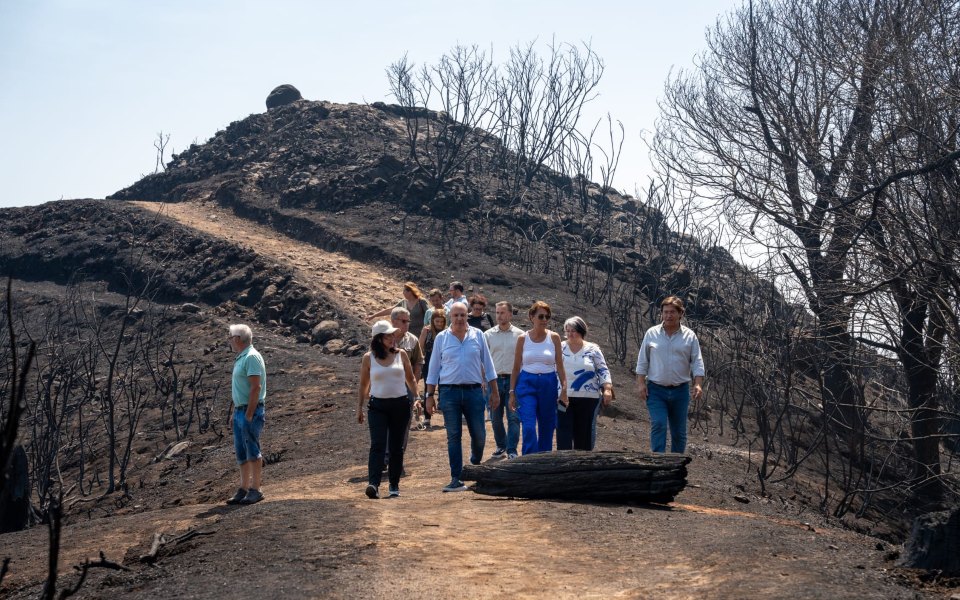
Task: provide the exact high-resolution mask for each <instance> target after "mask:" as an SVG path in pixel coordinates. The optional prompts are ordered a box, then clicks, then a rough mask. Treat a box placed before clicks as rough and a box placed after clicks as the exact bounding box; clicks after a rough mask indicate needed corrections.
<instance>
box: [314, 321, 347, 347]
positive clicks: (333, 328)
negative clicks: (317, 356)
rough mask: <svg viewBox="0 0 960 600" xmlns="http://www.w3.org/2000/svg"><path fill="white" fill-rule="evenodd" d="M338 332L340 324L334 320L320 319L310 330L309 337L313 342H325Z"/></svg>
mask: <svg viewBox="0 0 960 600" xmlns="http://www.w3.org/2000/svg"><path fill="white" fill-rule="evenodd" d="M339 332H340V324H339V323H337V322H336V321H320V322H319V323H317V326H316V327H314V328H313V330H312V331H311V332H310V337H311V338H313V343H315V344H325V343H327V342H329V341H330V340H332V339H333V338H335V337H337V333H339Z"/></svg>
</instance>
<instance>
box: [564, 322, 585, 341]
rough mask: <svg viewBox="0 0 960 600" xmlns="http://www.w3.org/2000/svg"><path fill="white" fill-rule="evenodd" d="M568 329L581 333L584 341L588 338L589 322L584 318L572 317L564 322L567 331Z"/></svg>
mask: <svg viewBox="0 0 960 600" xmlns="http://www.w3.org/2000/svg"><path fill="white" fill-rule="evenodd" d="M567 327H569V328H571V329H573V330H574V331H576V332H577V333H579V334H580V337H582V338H583V339H586V338H587V322H586V321H584V320H583V318H582V317H570V318H569V319H567V320H566V321H564V322H563V328H564V329H566V328H567Z"/></svg>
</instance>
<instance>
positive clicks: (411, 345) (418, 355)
mask: <svg viewBox="0 0 960 600" xmlns="http://www.w3.org/2000/svg"><path fill="white" fill-rule="evenodd" d="M397 347H398V348H400V349H401V350H404V351H405V352H406V353H407V357H408V358H409V359H410V366H411V367H415V366H417V365H422V364H423V350H421V349H420V340H419V339H417V336H415V335H413V334H412V333H410V332H409V331H408V332H407V333H405V334H404V336H403V339H402V340H400V343H398V344H397Z"/></svg>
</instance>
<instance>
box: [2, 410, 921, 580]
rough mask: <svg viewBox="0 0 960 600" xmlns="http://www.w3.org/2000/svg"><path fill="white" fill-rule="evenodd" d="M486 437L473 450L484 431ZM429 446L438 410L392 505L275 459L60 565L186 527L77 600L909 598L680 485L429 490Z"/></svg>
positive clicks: (874, 566) (850, 543) (358, 480)
mask: <svg viewBox="0 0 960 600" xmlns="http://www.w3.org/2000/svg"><path fill="white" fill-rule="evenodd" d="M351 425H354V426H355V427H356V434H357V437H362V436H364V435H365V430H364V428H363V427H362V426H360V425H357V424H351ZM438 425H439V426H438ZM341 426H342V427H349V426H350V425H341ZM487 436H488V439H489V440H490V441H488V444H487V448H488V450H487V453H488V454H489V448H490V447H491V445H492V444H491V442H492V432H491V430H490V427H489V424H488V426H487ZM464 439H465V440H467V439H468V437H467V433H466V432H464ZM361 441H362V440H361ZM445 445H446V434H445V430H444V429H443V427H442V418H441V417H439V416H437V417H435V419H434V427H433V428H432V429H431V430H429V431H425V432H422V431H412V432H411V437H410V446H409V451H408V454H409V457H408V460H407V470H408V472H409V476H407V477H405V478H404V479H403V480H402V481H401V497H400V498H395V499H381V500H376V501H373V500H368V499H367V498H366V497H365V496H364V495H363V489H364V487H365V481H366V468H365V466H364V465H361V464H358V463H359V461H354V463H352V464H348V465H343V466H342V467H341V468H339V469H332V470H322V469H320V468H319V466H318V465H317V464H311V462H310V461H307V462H304V461H298V462H290V463H287V462H282V463H279V464H278V465H274V466H271V467H269V468H268V469H267V474H266V484H265V487H264V491H265V493H266V495H267V499H266V500H265V501H263V502H261V503H260V504H257V505H255V506H252V507H242V508H238V507H226V506H223V505H220V504H212V503H211V504H198V505H192V506H183V507H175V508H171V509H164V510H161V511H154V512H151V513H146V514H141V515H136V516H127V517H120V518H117V519H111V520H110V521H109V522H104V521H103V520H95V521H90V522H86V523H80V524H77V525H75V526H72V527H71V528H69V529H68V533H67V534H66V535H65V545H66V546H67V548H66V549H65V553H64V557H63V564H64V565H65V566H66V565H69V564H74V563H76V562H79V559H80V558H81V557H83V556H92V555H94V552H93V551H92V549H94V548H103V549H105V550H106V551H107V555H108V556H109V557H111V558H118V557H120V556H123V555H124V554H125V553H126V554H127V555H128V557H133V556H136V555H138V554H140V553H141V552H143V551H144V548H145V545H146V544H147V542H148V541H149V539H150V537H151V534H152V532H153V531H157V530H160V531H165V532H168V533H169V532H173V531H181V532H182V531H185V530H187V529H190V528H201V529H203V530H204V531H213V532H214V534H213V535H211V536H206V537H202V538H196V541H195V542H194V543H192V544H190V545H189V546H187V547H186V548H185V549H184V550H183V551H182V553H180V554H177V555H174V556H169V557H165V558H164V559H163V560H162V561H161V562H160V563H158V565H157V566H156V567H151V568H148V569H146V570H142V571H140V572H139V573H137V574H119V575H110V576H109V577H108V578H106V579H105V580H101V581H100V583H99V586H98V585H97V584H94V583H91V584H88V586H87V587H86V588H85V594H90V595H91V597H100V595H102V594H103V593H106V592H107V591H114V592H121V593H122V594H123V596H124V597H134V598H156V597H197V598H221V597H227V596H234V595H236V594H240V593H244V592H252V593H254V594H258V595H266V597H272V598H301V597H315V598H319V597H324V598H330V597H337V598H354V597H394V598H396V597H401V598H462V597H471V598H494V597H505V596H509V597H518V598H545V597H548V598H615V597H627V598H647V597H656V598H704V597H710V598H742V597H747V596H752V597H770V596H777V597H795V598H827V597H829V598H854V597H855V598H891V597H903V598H906V597H914V592H913V591H912V590H907V589H904V588H899V587H895V586H892V585H891V583H890V582H889V581H888V580H887V578H886V576H885V569H884V566H883V562H882V559H881V556H880V555H879V553H876V554H877V555H876V556H872V557H871V556H869V555H868V556H866V557H865V556H864V553H863V548H864V545H865V540H864V539H863V538H861V537H860V536H858V535H855V534H852V533H849V532H845V531H841V530H834V529H814V528H812V527H810V526H807V525H804V524H802V523H801V522H800V521H799V520H792V519H789V518H769V517H764V516H761V515H757V514H754V513H750V512H747V511H743V510H737V509H719V508H717V507H709V506H703V505H701V504H700V503H699V502H698V501H699V500H701V499H702V498H698V497H697V493H696V492H695V491H694V490H695V489H696V488H694V490H691V491H692V492H693V493H688V492H684V493H683V494H682V495H681V498H680V500H681V501H680V502H678V503H677V504H676V505H675V506H673V507H671V508H667V507H640V506H637V507H626V506H621V505H604V504H589V503H588V504H584V503H566V502H545V501H527V500H516V499H502V498H491V497H485V496H480V495H477V494H474V493H472V492H462V493H453V494H444V493H442V492H441V491H440V488H441V487H442V486H443V484H444V483H445V482H446V481H447V480H448V466H447V458H446V451H445ZM223 453H224V455H225V458H226V455H227V454H228V452H227V451H224V452H223ZM384 487H385V482H384ZM104 525H106V526H107V527H106V528H105V527H104ZM38 533H40V532H38V531H37V530H36V529H34V530H31V531H28V532H23V533H20V534H14V535H15V536H23V537H24V540H26V539H27V538H28V537H30V538H31V539H33V541H34V544H36V545H35V546H34V548H32V549H31V548H30V547H29V545H27V544H24V545H23V546H21V547H19V548H17V549H14V560H15V561H17V560H26V559H27V556H18V553H19V552H30V551H31V550H33V551H36V550H37V549H39V548H41V547H42V545H41V542H42V539H43V538H42V535H38ZM8 539H10V538H8ZM15 564H16V562H15ZM40 567H42V565H40ZM135 568H136V567H135ZM66 570H67V569H66V568H64V572H66ZM41 573H42V568H41V569H40V570H39V571H38V572H37V573H35V574H34V575H35V576H39V575H40V574H41ZM18 575H19V576H20V577H22V576H23V575H24V573H22V572H20V573H18ZM104 581H105V583H104ZM104 588H106V589H104ZM24 591H26V590H24ZM28 596H29V594H24V596H23V597H28Z"/></svg>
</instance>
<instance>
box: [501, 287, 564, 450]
mask: <svg viewBox="0 0 960 600" xmlns="http://www.w3.org/2000/svg"><path fill="white" fill-rule="evenodd" d="M527 314H528V315H529V317H530V322H531V323H532V324H533V326H532V327H531V329H530V331H527V332H526V333H524V334H522V335H521V336H520V337H519V338H518V339H517V350H516V352H515V354H514V357H513V373H512V374H511V375H510V408H511V409H513V410H516V411H518V414H519V415H520V424H521V428H522V431H523V446H522V448H523V454H533V453H534V452H549V451H550V450H552V449H553V432H554V430H555V429H556V427H557V401H558V400H559V402H560V404H561V406H562V407H563V408H564V409H565V408H566V406H567V403H568V402H567V381H566V376H565V375H564V371H563V353H562V351H561V347H560V345H561V341H560V335H559V334H557V333H556V332H554V331H550V330H549V329H547V323H548V322H549V321H550V317H551V313H550V305H549V304H547V303H546V302H543V301H541V300H538V301H536V302H534V303H533V306H531V307H530V310H529V311H528V312H527Z"/></svg>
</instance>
